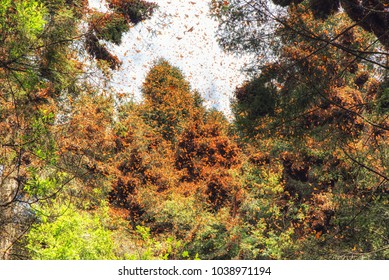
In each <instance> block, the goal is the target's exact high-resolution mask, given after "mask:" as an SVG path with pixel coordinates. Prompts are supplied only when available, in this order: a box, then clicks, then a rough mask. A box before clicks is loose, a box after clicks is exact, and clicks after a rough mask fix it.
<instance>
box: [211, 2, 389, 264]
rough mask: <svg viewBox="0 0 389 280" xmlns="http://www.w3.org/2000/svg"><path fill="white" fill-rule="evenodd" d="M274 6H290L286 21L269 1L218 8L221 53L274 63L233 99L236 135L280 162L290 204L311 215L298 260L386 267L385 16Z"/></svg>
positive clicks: (302, 230)
mask: <svg viewBox="0 0 389 280" xmlns="http://www.w3.org/2000/svg"><path fill="white" fill-rule="evenodd" d="M274 2H275V3H276V4H282V5H284V6H287V5H289V7H288V9H287V11H286V13H283V11H280V12H278V10H277V9H275V8H269V6H268V3H267V2H258V1H246V2H244V3H241V2H239V1H231V2H227V3H226V1H224V3H222V2H214V4H215V6H214V9H215V10H214V11H215V12H216V14H217V16H219V19H220V20H221V33H220V34H221V43H222V45H223V46H225V47H227V49H229V50H233V51H236V52H240V53H242V52H249V53H254V54H256V55H257V57H260V58H261V57H263V56H264V55H267V56H268V57H270V59H269V60H263V62H261V61H260V60H254V61H253V64H252V69H251V70H252V72H251V73H252V75H253V77H252V79H251V80H250V81H248V82H247V83H246V84H244V85H243V86H242V87H240V88H238V89H237V91H236V99H235V100H234V104H233V107H234V112H235V116H236V125H237V128H238V131H239V132H240V133H241V134H242V135H243V137H244V138H245V140H246V141H248V142H249V143H250V145H254V147H256V149H258V151H259V152H264V150H263V149H264V148H265V149H266V150H267V152H268V153H269V154H270V155H271V157H270V158H268V159H267V162H268V163H267V164H269V165H270V166H273V165H275V164H278V163H279V162H281V163H282V176H283V181H284V182H285V186H284V189H283V193H284V196H285V197H288V200H289V201H294V202H293V203H294V204H295V205H296V207H297V209H299V208H300V209H306V210H304V211H303V212H304V213H305V215H304V217H305V218H304V219H300V220H299V221H294V223H295V224H296V225H298V226H297V229H298V230H297V231H295V232H296V233H298V234H297V235H296V236H295V237H294V238H297V240H306V241H305V242H302V243H301V245H302V248H303V249H302V251H303V252H305V256H304V255H303V256H301V257H307V258H357V257H366V256H367V257H369V258H385V256H386V255H385V253H384V252H385V249H386V248H387V244H386V241H385V237H384V236H385V235H386V234H387V230H388V228H387V227H386V226H383V225H384V224H387V219H386V218H385V217H384V215H385V213H387V211H386V210H384V209H385V205H386V204H387V200H388V197H387V184H388V175H387V174H388V173H387V170H388V166H387V162H388V161H387V153H386V152H385V151H386V150H387V148H388V141H387V136H388V122H387V116H386V113H384V112H386V111H385V110H386V109H384V110H382V109H383V108H382V107H381V105H380V104H381V102H382V101H380V100H382V98H383V95H385V94H384V93H383V92H386V88H387V74H386V71H387V70H386V69H387V65H385V63H386V62H385V59H387V56H388V54H387V52H385V50H387V45H386V44H387V41H386V40H387V39H385V36H386V35H385V34H383V33H382V32H381V33H380V31H378V29H377V26H376V27H373V25H372V23H371V22H370V21H371V20H372V21H376V22H378V21H379V20H381V19H382V17H386V16H387V15H386V14H385V12H384V13H382V14H376V13H375V11H372V10H370V11H369V10H368V9H365V10H364V13H366V14H365V18H363V19H362V18H359V20H356V18H355V17H353V16H352V15H351V13H353V11H352V10H353V9H357V8H358V9H360V8H361V6H360V5H371V3H369V4H366V3H365V4H358V6H359V7H356V6H355V5H356V4H355V3H354V2H350V1H347V3H348V4H350V5H351V3H354V4H355V5H354V4H353V5H354V6H353V5H351V6H352V7H351V6H349V7H346V6H345V5H346V3H343V2H342V1H340V2H341V3H342V5H343V8H344V9H345V13H343V12H341V11H340V10H339V2H338V1H332V2H331V3H332V4H333V6H332V5H329V4H328V3H327V1H277V2H276V1H274ZM292 2H293V3H292ZM345 2H346V1H345ZM325 3H327V5H326V6H325V8H326V9H323V4H325ZM358 3H359V2H358ZM366 7H367V6H366ZM366 7H365V8H366ZM377 7H378V6H377ZM378 10H379V9H378ZM378 10H377V11H378ZM382 11H384V10H382ZM354 12H355V10H354ZM360 12H361V11H360ZM267 19H271V20H272V21H273V23H274V26H273V27H270V28H269V27H267V28H265V27H264V26H265V25H264V23H265V21H266V20H267ZM354 21H356V22H354ZM367 22H370V23H367ZM369 24H370V25H371V27H370V28H368V27H367V25H369ZM385 24H386V23H384V24H383V25H381V26H385ZM359 26H360V27H359ZM386 30H387V28H386ZM269 34H273V37H269V36H268V35H269ZM375 36H377V37H375ZM264 43H266V44H267V45H268V46H270V47H265V46H264ZM380 43H381V44H380ZM377 133H378V134H377ZM269 141H272V142H271V144H270V145H269ZM265 158H266V157H265ZM261 162H262V161H261ZM280 203H281V201H280ZM305 207H308V208H305ZM288 209H290V208H285V209H284V210H283V212H284V213H288V212H289V210H288ZM356 209H357V210H356ZM377 211H378V212H379V213H381V214H380V217H381V218H380V219H379V220H380V221H379V222H377V220H376V214H377ZM299 224H300V225H299ZM362 236H365V238H363V237H362ZM366 236H369V238H366ZM309 248H311V249H309ZM312 248H315V249H313V250H312ZM319 252H320V253H319Z"/></svg>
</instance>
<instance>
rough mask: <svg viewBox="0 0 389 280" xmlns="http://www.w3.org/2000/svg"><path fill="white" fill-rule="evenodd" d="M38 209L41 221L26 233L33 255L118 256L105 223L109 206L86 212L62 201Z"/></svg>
mask: <svg viewBox="0 0 389 280" xmlns="http://www.w3.org/2000/svg"><path fill="white" fill-rule="evenodd" d="M36 211H37V217H38V219H39V220H40V223H38V224H36V225H35V226H34V227H33V229H31V231H30V232H29V233H28V235H27V240H28V245H27V248H28V249H29V251H30V254H31V257H32V259H39V260H101V259H115V255H114V254H113V249H114V245H113V241H112V239H111V233H110V231H109V230H107V229H106V228H105V227H104V219H106V218H107V209H104V208H103V209H101V210H99V211H97V212H96V213H87V212H83V211H80V210H78V209H76V208H75V207H74V206H73V205H66V206H65V205H63V206H56V207H54V208H51V209H39V208H38V209H36Z"/></svg>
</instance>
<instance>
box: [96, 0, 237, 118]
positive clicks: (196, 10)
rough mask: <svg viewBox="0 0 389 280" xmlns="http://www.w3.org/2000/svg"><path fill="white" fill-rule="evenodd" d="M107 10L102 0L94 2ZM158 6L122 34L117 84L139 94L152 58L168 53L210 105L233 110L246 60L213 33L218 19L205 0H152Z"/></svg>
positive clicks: (173, 62) (138, 95)
mask: <svg viewBox="0 0 389 280" xmlns="http://www.w3.org/2000/svg"><path fill="white" fill-rule="evenodd" d="M90 2H91V4H92V7H96V8H100V9H103V7H102V6H101V5H102V4H97V3H99V2H100V0H92V1H90ZM153 2H156V3H157V4H158V5H159V7H160V8H159V10H158V11H157V12H156V13H155V14H154V16H153V17H152V19H150V20H147V21H145V22H143V23H141V24H139V25H137V26H136V27H134V28H132V29H130V32H128V34H126V35H125V37H124V38H123V43H122V44H121V46H119V47H114V53H115V54H116V55H117V56H118V57H119V58H120V59H121V60H122V62H123V65H122V67H121V69H120V70H119V71H117V72H115V73H114V77H113V81H112V82H113V85H114V86H115V88H117V89H118V90H120V91H125V92H128V93H130V94H133V96H134V97H135V99H136V100H140V99H141V93H140V88H141V86H142V83H143V81H144V79H145V77H146V74H147V72H148V70H149V69H150V66H151V65H152V63H153V62H154V61H155V60H156V59H158V58H161V57H162V58H165V59H167V60H168V61H169V62H170V63H171V64H173V65H174V66H177V67H179V68H180V69H181V70H182V71H183V73H184V75H185V76H186V78H187V79H188V80H189V82H190V83H191V86H192V89H196V90H198V91H199V92H200V93H201V95H202V96H203V97H204V99H205V100H206V105H207V106H212V107H215V108H217V109H218V110H221V111H223V112H224V113H226V114H227V115H229V113H230V109H229V100H230V98H231V96H232V93H233V91H234V89H235V87H236V86H237V85H239V84H241V83H242V82H243V81H244V75H242V74H241V73H240V69H241V68H242V67H243V65H244V59H242V58H241V59H239V58H237V57H234V56H232V55H227V54H226V53H224V52H223V51H222V50H221V48H220V47H219V46H218V43H217V41H216V38H215V32H216V29H217V23H216V21H214V20H213V19H211V18H210V17H209V2H210V1H206V0H159V1H158V0H154V1H153Z"/></svg>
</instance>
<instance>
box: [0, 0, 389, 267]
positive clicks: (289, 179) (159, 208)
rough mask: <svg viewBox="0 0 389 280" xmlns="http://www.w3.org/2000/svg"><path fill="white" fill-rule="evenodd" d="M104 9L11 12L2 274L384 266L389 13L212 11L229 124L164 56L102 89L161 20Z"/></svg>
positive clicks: (303, 8) (4, 54) (111, 0)
mask: <svg viewBox="0 0 389 280" xmlns="http://www.w3.org/2000/svg"><path fill="white" fill-rule="evenodd" d="M188 5H189V4H188ZM106 7H107V9H106V11H104V12H103V11H98V10H95V9H92V8H90V7H89V4H88V1H84V0H77V1H65V0H26V1H21V0H17V1H10V0H0V259H71V260H79V259H95V260H96V259H142V260H150V259H388V258H389V200H388V195H389V189H388V183H389V171H388V170H389V166H388V163H389V147H388V144H389V142H388V136H389V132H388V131H389V120H388V113H389V64H388V63H389V43H388V38H389V35H388V31H389V2H388V1H386V0H381V1H362V2H361V1H325V0H317V1H316V0H315V1H313V0H305V1H302V0H301V1H275V0H273V1H267V0H261V1H251V0H247V1H239V0H231V1H219V0H213V1H210V12H211V13H210V14H211V15H210V16H212V17H213V18H215V19H216V20H217V21H218V32H217V39H218V41H219V44H220V46H221V47H223V48H224V50H225V51H226V52H232V53H235V54H238V55H246V54H247V55H250V57H251V58H252V59H251V61H250V62H249V63H248V64H247V67H246V69H244V70H243V71H246V73H247V77H248V79H247V81H245V82H244V83H242V84H240V85H238V86H237V87H236V90H235V92H234V96H233V98H232V100H231V108H232V112H233V116H232V118H227V116H225V115H224V114H223V113H221V112H219V111H217V110H216V109H213V108H209V107H208V106H205V103H206V102H205V101H206V100H205V98H206V97H205V96H202V95H201V94H200V93H199V92H198V91H196V90H195V89H194V88H195V87H193V85H191V84H190V83H189V81H188V79H187V77H186V76H185V75H184V73H183V71H182V70H181V69H180V68H178V67H176V66H175V65H173V64H172V63H171V62H169V61H167V60H166V59H164V58H160V59H158V60H156V61H155V62H154V63H153V65H152V67H151V68H150V69H149V71H148V74H147V75H146V77H145V79H144V82H143V86H142V89H141V92H142V97H143V99H142V100H141V101H140V102H135V101H134V100H132V99H131V98H128V97H129V95H128V96H126V93H122V92H118V91H116V90H115V88H111V87H104V86H99V85H96V83H93V82H92V80H93V79H97V80H99V79H101V80H110V79H111V78H112V73H113V72H114V71H117V70H118V69H120V67H121V63H122V61H120V59H119V58H118V56H116V55H115V52H114V46H120V45H121V44H122V43H123V38H124V36H125V34H127V33H128V32H132V30H133V28H134V27H135V26H137V25H140V24H142V22H144V21H147V20H149V19H151V18H152V17H153V15H154V13H155V11H157V10H158V5H157V4H156V3H152V2H149V1H143V0H108V1H107V2H106ZM206 70H207V69H205V70H204V71H206ZM205 74H207V73H205ZM128 83H131V80H129V81H128ZM102 84H104V83H102Z"/></svg>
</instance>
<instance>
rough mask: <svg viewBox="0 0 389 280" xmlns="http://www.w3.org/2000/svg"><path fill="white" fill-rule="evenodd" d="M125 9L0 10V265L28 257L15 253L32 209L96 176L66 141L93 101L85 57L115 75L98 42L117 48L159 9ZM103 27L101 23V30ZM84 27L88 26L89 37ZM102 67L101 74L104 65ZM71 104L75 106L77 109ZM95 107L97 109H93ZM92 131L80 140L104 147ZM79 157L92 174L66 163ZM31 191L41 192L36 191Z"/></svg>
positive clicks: (22, 5)
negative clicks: (75, 182)
mask: <svg viewBox="0 0 389 280" xmlns="http://www.w3.org/2000/svg"><path fill="white" fill-rule="evenodd" d="M125 3H126V6H125V7H126V9H124V8H121V5H124V2H123V1H120V3H118V2H113V3H111V10H110V11H108V12H107V13H106V14H103V13H99V12H96V11H93V10H91V9H89V8H88V3H87V1H62V0H58V1H44V0H42V1H35V0H29V1H8V0H3V1H1V3H0V14H1V18H0V38H1V43H0V60H1V62H0V84H1V86H0V95H1V101H0V135H1V140H0V169H1V172H0V184H1V186H2V188H1V192H0V208H1V211H0V212H1V217H0V237H1V244H0V245H1V246H0V255H1V257H0V258H5V259H8V258H25V257H26V256H23V255H21V254H15V252H14V251H13V250H12V249H13V248H16V246H17V243H18V242H19V241H20V240H21V239H22V236H24V234H25V233H26V232H28V231H29V230H30V228H31V225H33V224H34V223H35V222H37V217H36V216H35V215H34V213H33V211H31V209H32V207H33V205H40V204H45V203H46V202H47V201H49V200H51V199H52V198H53V197H54V196H56V195H57V194H58V193H59V192H61V191H62V190H64V188H65V185H66V186H67V185H69V184H70V182H73V180H74V179H75V178H78V177H79V176H81V177H85V175H86V174H90V172H91V170H90V169H92V170H93V166H94V163H93V160H95V156H96V154H93V153H92V154H90V153H89V154H88V153H87V152H86V147H77V149H76V152H74V151H73V152H74V153H73V152H72V150H71V145H69V143H68V142H66V141H67V140H69V139H70V138H72V137H74V136H75V135H76V134H77V132H78V131H75V127H73V128H70V127H69V126H71V125H73V124H74V125H75V126H77V125H79V123H78V122H77V117H78V116H77V113H79V112H80V111H82V109H83V107H82V106H83V104H81V103H80V101H81V100H84V101H86V100H87V102H91V101H90V100H91V99H92V96H89V97H88V94H87V93H90V92H93V90H90V86H89V82H88V80H87V78H86V76H87V75H86V74H87V73H86V72H87V71H89V70H90V69H87V67H86V64H84V63H83V61H82V59H81V58H82V57H84V58H85V59H88V57H87V56H85V54H86V53H89V54H90V55H91V57H94V58H96V59H98V60H100V61H103V60H104V61H106V62H107V63H108V65H109V66H110V67H111V68H113V69H114V68H116V67H117V66H118V65H119V61H118V59H117V58H116V57H115V56H114V55H113V54H111V53H110V52H109V51H108V49H107V47H106V46H105V45H103V43H101V39H104V40H107V41H111V42H113V43H117V44H118V43H120V40H119V39H120V37H121V35H122V34H123V32H126V31H128V30H129V27H130V26H133V25H135V24H136V23H138V22H140V21H141V20H143V19H147V18H148V17H150V15H151V13H152V11H153V9H154V8H155V7H156V5H155V4H151V3H147V2H144V1H129V2H125ZM134 7H137V8H134ZM137 9H139V10H137ZM103 19H104V21H103ZM100 20H101V21H103V22H104V24H101V25H99V26H100V27H101V28H100V29H97V28H95V27H96V25H97V23H98V22H99V21H100ZM81 25H84V26H87V28H86V30H83V28H81ZM112 30H116V33H115V36H113V37H112V38H109V36H108V33H111V31H112ZM91 42H92V43H91ZM100 65H102V68H104V63H100ZM95 70H96V69H94V71H95ZM88 75H90V73H88ZM95 93H96V91H95ZM96 95H99V94H97V93H96ZM96 95H95V96H96ZM98 99H99V97H98V98H97V100H98ZM102 99H104V98H102ZM73 100H76V102H74V104H72V101H73ZM76 106H79V107H76ZM91 107H92V108H90V109H96V110H97V108H96V106H95V107H93V106H91ZM84 109H85V108H84ZM107 110H108V109H107ZM104 113H106V112H103V113H100V114H99V112H97V111H96V112H94V113H91V112H88V113H87V112H85V111H84V112H83V113H79V114H80V115H82V114H84V116H85V115H86V116H90V118H89V119H90V120H91V121H92V117H91V116H93V117H94V118H95V119H94V120H99V121H100V124H101V125H104V126H109V125H110V124H109V120H108V122H107V121H106V120H107V118H105V119H104V120H102V119H103V118H104V117H105V116H107V117H109V114H105V115H104ZM94 114H95V115H94ZM78 128H80V126H79V127H78ZM61 129H63V130H61ZM88 129H89V130H90V131H88V133H89V134H88V135H85V136H84V135H83V137H89V138H90V139H89V140H90V141H92V140H93V139H95V141H96V143H97V142H98V141H104V140H101V139H99V140H98V139H96V138H97V137H100V136H104V133H102V132H101V131H99V132H97V131H96V127H93V126H90V127H89V128H88ZM107 129H108V127H102V128H101V130H102V131H106V130H107ZM64 131H67V132H68V133H69V134H68V135H66V137H65V138H63V137H61V135H62V136H63V132H64ZM95 132H96V133H95ZM72 133H73V134H72ZM99 133H100V134H99ZM92 134H95V135H94V136H92ZM105 135H106V134H105ZM73 139H74V138H73ZM78 140H81V139H78ZM81 142H82V140H81ZM100 143H101V142H100ZM78 144H80V145H81V144H85V143H80V142H78ZM79 150H83V153H84V154H83V155H81V154H80V153H79V152H78V151H79ZM90 151H91V150H89V152H90ZM76 157H79V158H82V159H83V162H82V164H83V165H84V166H85V161H87V160H85V157H89V158H90V159H93V160H90V161H89V164H91V166H88V168H89V170H88V168H86V169H84V170H86V171H87V173H85V172H80V170H75V168H74V167H75V166H74V163H75V162H74V161H72V162H67V161H66V159H69V158H72V159H74V158H76ZM98 160H101V158H99V159H98ZM68 163H70V164H71V165H67V164H68ZM76 171H78V172H76ZM63 173H66V176H65V177H66V179H63V180H61V181H57V184H55V188H49V189H47V188H44V184H43V185H42V184H41V183H37V182H40V180H39V177H42V178H41V179H42V180H46V179H48V178H57V177H58V176H59V174H63ZM27 187H28V188H30V190H29V191H27V190H26V188H27ZM32 187H33V188H36V190H34V191H31V188H32ZM69 194H70V193H69ZM15 213H16V214H15Z"/></svg>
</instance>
